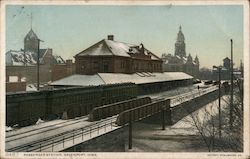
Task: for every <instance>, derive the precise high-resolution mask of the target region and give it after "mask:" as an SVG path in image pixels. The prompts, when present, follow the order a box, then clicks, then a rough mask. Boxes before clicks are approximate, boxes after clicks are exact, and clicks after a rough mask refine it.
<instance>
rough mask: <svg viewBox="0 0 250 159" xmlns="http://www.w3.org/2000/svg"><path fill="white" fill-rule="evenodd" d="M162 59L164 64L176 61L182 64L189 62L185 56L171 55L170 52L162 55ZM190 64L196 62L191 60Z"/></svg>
mask: <svg viewBox="0 0 250 159" xmlns="http://www.w3.org/2000/svg"><path fill="white" fill-rule="evenodd" d="M162 59H163V61H164V64H172V63H176V61H179V62H180V63H183V64H186V63H188V62H189V61H188V59H187V57H184V56H183V57H180V56H178V55H175V56H173V55H171V54H168V56H164V57H163V58H162ZM192 64H194V65H197V63H196V62H195V61H194V60H192Z"/></svg>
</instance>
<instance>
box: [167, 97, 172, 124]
mask: <svg viewBox="0 0 250 159" xmlns="http://www.w3.org/2000/svg"><path fill="white" fill-rule="evenodd" d="M166 109H167V111H166V113H167V114H166V117H167V125H172V113H171V108H170V99H167V102H166Z"/></svg>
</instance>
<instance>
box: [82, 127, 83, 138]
mask: <svg viewBox="0 0 250 159" xmlns="http://www.w3.org/2000/svg"><path fill="white" fill-rule="evenodd" d="M82 140H83V128H82Z"/></svg>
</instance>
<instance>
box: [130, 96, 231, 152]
mask: <svg viewBox="0 0 250 159" xmlns="http://www.w3.org/2000/svg"><path fill="white" fill-rule="evenodd" d="M222 98H226V96H223V97H222ZM217 103H218V100H215V101H212V102H211V103H209V104H207V105H205V106H204V107H202V108H201V109H199V110H197V111H195V112H193V115H188V116H186V117H184V118H183V119H181V120H180V121H178V122H177V123H176V124H174V125H172V126H167V127H166V130H161V128H162V127H161V125H160V124H159V125H155V124H147V123H142V122H137V123H135V124H134V125H133V148H132V150H127V151H132V152H208V149H207V147H206V145H205V144H204V142H203V140H202V138H201V136H200V135H198V131H197V128H196V127H195V126H194V119H197V120H199V122H200V123H206V122H207V121H208V120H210V119H211V116H209V115H207V113H211V114H212V115H216V114H217V113H218V106H217ZM226 105H227V104H226V102H225V101H224V100H221V108H222V109H225V107H226ZM205 116H207V117H205ZM126 147H128V146H126Z"/></svg>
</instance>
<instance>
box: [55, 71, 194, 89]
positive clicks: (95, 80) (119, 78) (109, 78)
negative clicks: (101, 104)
mask: <svg viewBox="0 0 250 159" xmlns="http://www.w3.org/2000/svg"><path fill="white" fill-rule="evenodd" d="M192 78H193V77H192V76H190V75H188V74H186V73H184V72H164V73H148V72H147V73H146V72H143V73H133V74H124V73H97V74H94V75H79V74H75V75H71V76H68V77H65V78H63V79H60V80H57V81H54V82H52V83H51V84H50V85H52V86H97V85H103V84H116V83H135V84H146V83H155V82H166V81H176V80H188V79H192Z"/></svg>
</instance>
